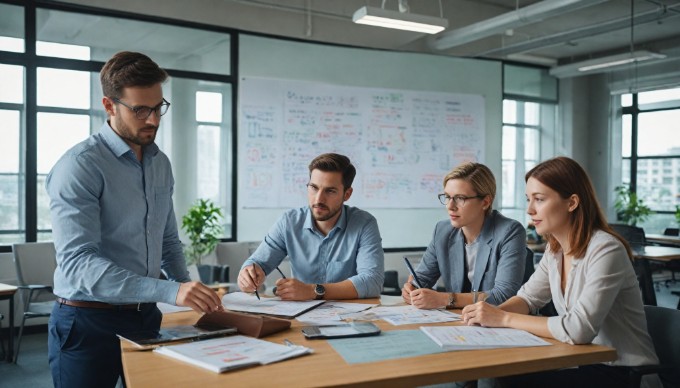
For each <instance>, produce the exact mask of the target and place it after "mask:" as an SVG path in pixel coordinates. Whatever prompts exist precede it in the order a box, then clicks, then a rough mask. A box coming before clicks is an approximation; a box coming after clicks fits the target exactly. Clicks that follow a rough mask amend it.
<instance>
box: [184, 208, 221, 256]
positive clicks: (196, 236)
mask: <svg viewBox="0 0 680 388" xmlns="http://www.w3.org/2000/svg"><path fill="white" fill-rule="evenodd" d="M221 219H222V209H221V208H219V207H217V206H216V205H215V204H214V203H213V202H212V201H211V200H209V199H198V200H196V202H195V203H194V205H193V206H192V207H190V208H189V210H188V211H187V213H186V214H185V215H184V216H183V217H182V229H183V230H184V232H185V233H186V234H187V236H188V237H189V240H190V241H191V244H190V245H189V246H188V247H186V248H185V250H184V254H185V255H186V259H187V263H188V264H197V265H198V264H201V259H202V258H203V256H205V255H207V254H208V253H210V252H212V251H213V249H215V247H216V246H217V243H219V242H220V237H221V236H222V234H223V231H224V230H223V228H222V225H221V224H220V220H221Z"/></svg>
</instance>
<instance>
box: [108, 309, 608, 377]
mask: <svg viewBox="0 0 680 388" xmlns="http://www.w3.org/2000/svg"><path fill="white" fill-rule="evenodd" d="M361 302H365V303H377V300H375V299H367V300H363V301H361ZM198 317H199V315H198V314H197V313H195V312H193V311H189V312H181V313H173V314H168V315H165V316H164V317H163V326H172V325H186V324H193V323H195V322H196V320H197V319H198ZM376 324H377V325H378V326H380V328H381V329H382V330H383V331H388V330H395V329H398V330H413V329H417V328H418V327H419V326H421V325H404V326H398V327H397V326H392V325H390V324H388V323H386V322H384V321H382V320H381V321H377V322H376ZM452 324H454V325H456V324H458V325H460V324H461V323H460V322H458V323H452ZM435 325H445V323H439V324H435ZM301 326H303V325H302V324H301V323H299V322H298V321H297V320H293V322H292V327H291V329H290V330H286V331H284V332H281V333H277V334H274V335H270V336H267V337H265V338H264V339H265V340H267V341H271V342H276V343H279V344H281V343H283V340H284V338H286V339H289V340H290V341H292V342H293V343H296V344H302V345H305V346H307V347H310V348H313V349H314V353H313V354H311V355H307V356H303V357H300V358H296V359H291V360H286V361H283V362H280V363H275V364H271V365H265V366H257V367H253V368H248V369H240V370H235V371H231V372H226V373H222V374H217V373H213V372H210V371H206V370H203V369H201V368H198V367H195V366H192V365H189V364H186V363H183V362H180V361H177V360H173V359H170V358H166V357H163V356H162V355H160V354H156V353H153V352H148V351H146V352H145V351H136V350H134V349H133V348H132V347H131V346H130V345H128V344H127V343H121V348H122V359H123V369H124V371H125V381H126V383H127V386H128V387H131V388H136V387H147V386H165V385H167V384H168V382H172V385H175V386H197V387H202V388H207V387H224V386H270V385H273V384H275V385H277V386H284V387H311V386H320V385H323V386H347V385H352V386H369V385H371V386H375V385H377V384H380V385H384V386H388V385H389V386H395V387H398V386H408V387H413V386H419V385H428V384H437V383H444V382H451V381H466V380H475V379H479V378H484V377H497V376H507V375H513V374H519V373H529V372H536V371H543V370H552V369H559V368H567V367H573V366H577V365H585V364H594V363H600V362H605V361H613V360H615V359H616V351H615V350H614V349H612V348H608V347H605V346H599V345H568V344H564V343H561V342H559V341H556V340H552V339H549V340H548V341H550V342H551V343H553V344H554V345H553V346H542V347H531V348H514V349H512V348H510V349H491V350H471V351H457V352H446V353H439V354H430V355H425V356H418V357H410V358H401V359H396V360H386V361H379V362H372V363H363V364H353V365H350V364H347V363H346V362H345V360H344V359H343V358H342V357H341V356H340V354H338V353H337V352H336V351H335V350H334V349H333V347H332V346H331V345H330V344H329V343H328V341H324V340H314V341H310V340H305V339H304V337H303V336H302V333H301V332H300V327H301Z"/></svg>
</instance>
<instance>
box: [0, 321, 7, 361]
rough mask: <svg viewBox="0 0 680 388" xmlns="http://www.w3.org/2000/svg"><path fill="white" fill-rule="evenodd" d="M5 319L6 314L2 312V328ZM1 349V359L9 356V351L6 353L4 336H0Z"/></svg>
mask: <svg viewBox="0 0 680 388" xmlns="http://www.w3.org/2000/svg"><path fill="white" fill-rule="evenodd" d="M3 319H5V316H4V315H2V314H0V328H2V320H3ZM0 349H2V357H0V359H3V358H5V357H6V356H7V353H5V342H4V341H3V340H2V336H0Z"/></svg>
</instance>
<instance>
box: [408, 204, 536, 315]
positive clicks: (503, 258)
mask: <svg viewBox="0 0 680 388" xmlns="http://www.w3.org/2000/svg"><path fill="white" fill-rule="evenodd" d="M478 239H479V242H480V243H481V245H480V247H479V252H478V253H477V261H475V272H474V277H473V279H470V283H471V284H472V289H473V290H479V291H483V292H485V293H486V294H487V299H486V301H487V302H488V303H491V304H494V305H499V304H501V303H503V302H504V301H505V300H507V299H509V298H510V297H512V296H514V295H515V294H517V291H518V290H519V288H520V286H521V285H522V278H523V277H524V265H525V260H526V256H527V250H526V247H527V242H526V241H527V239H526V231H525V230H524V227H522V224H520V223H519V222H517V221H515V220H512V219H509V218H507V217H504V216H503V215H501V214H500V213H499V212H498V211H496V210H494V211H492V212H491V214H490V215H488V216H487V217H486V219H485V220H484V225H483V226H482V232H481V233H480V235H479V237H478ZM464 261H465V239H464V237H463V231H462V230H461V229H458V228H454V227H453V226H452V225H451V222H450V221H449V220H445V221H440V222H438V223H437V226H435V229H434V236H433V237H432V241H431V242H430V245H429V246H428V247H427V250H426V251H425V255H423V259H422V260H421V261H420V264H418V267H417V268H416V273H417V275H418V279H419V280H420V282H421V283H422V286H423V287H428V288H432V287H434V285H435V284H436V283H437V280H438V279H439V278H440V277H441V278H442V281H443V282H444V286H445V288H446V291H447V292H462V290H463V280H464V276H466V274H465V273H464V272H465V271H464Z"/></svg>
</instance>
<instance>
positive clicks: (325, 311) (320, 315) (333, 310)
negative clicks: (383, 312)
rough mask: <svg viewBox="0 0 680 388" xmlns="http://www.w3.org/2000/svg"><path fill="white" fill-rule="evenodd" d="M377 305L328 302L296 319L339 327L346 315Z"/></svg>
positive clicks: (306, 322) (307, 322)
mask: <svg viewBox="0 0 680 388" xmlns="http://www.w3.org/2000/svg"><path fill="white" fill-rule="evenodd" d="M374 306H377V305H375V304H364V303H347V302H336V301H327V302H326V303H324V304H323V305H321V306H319V307H317V308H315V309H313V310H311V311H307V312H306V313H304V314H302V315H300V316H298V317H297V318H296V319H297V320H298V321H300V322H302V323H305V324H308V325H319V326H321V325H337V324H338V323H340V322H342V316H343V315H344V314H351V313H357V312H359V311H364V310H366V309H369V308H371V307H374Z"/></svg>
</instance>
